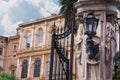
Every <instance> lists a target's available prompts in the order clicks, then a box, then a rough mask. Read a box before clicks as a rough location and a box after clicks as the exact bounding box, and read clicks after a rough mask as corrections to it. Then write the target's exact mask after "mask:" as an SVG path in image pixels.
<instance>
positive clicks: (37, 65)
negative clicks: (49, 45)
mask: <svg viewBox="0 0 120 80" xmlns="http://www.w3.org/2000/svg"><path fill="white" fill-rule="evenodd" d="M40 63H41V60H40V59H39V58H37V59H36V60H35V63H34V75H33V76H34V77H40Z"/></svg>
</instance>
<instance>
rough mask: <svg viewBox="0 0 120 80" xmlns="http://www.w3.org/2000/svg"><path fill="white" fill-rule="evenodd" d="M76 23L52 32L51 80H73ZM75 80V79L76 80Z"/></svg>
mask: <svg viewBox="0 0 120 80" xmlns="http://www.w3.org/2000/svg"><path fill="white" fill-rule="evenodd" d="M73 27H74V21H72V22H71V23H70V24H67V25H65V26H64V27H62V26H60V27H58V28H57V29H56V28H55V24H54V29H53V31H52V40H51V57H50V72H49V80H73V77H72V75H73V72H72V71H73V59H74V58H73V51H74V50H73V47H74V34H73V33H74V32H73ZM74 80H75V79H74Z"/></svg>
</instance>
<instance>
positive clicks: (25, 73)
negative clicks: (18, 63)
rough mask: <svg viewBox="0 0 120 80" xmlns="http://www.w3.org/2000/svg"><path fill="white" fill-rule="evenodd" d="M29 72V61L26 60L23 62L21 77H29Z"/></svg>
mask: <svg viewBox="0 0 120 80" xmlns="http://www.w3.org/2000/svg"><path fill="white" fill-rule="evenodd" d="M27 72H28V61H27V60H24V61H23V63H22V72H21V78H27Z"/></svg>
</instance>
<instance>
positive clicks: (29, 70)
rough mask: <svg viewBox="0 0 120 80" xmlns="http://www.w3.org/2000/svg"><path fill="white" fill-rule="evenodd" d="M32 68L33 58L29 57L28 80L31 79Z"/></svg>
mask: <svg viewBox="0 0 120 80" xmlns="http://www.w3.org/2000/svg"><path fill="white" fill-rule="evenodd" d="M30 68H31V56H30V57H29V65H28V75H27V78H30V77H31V76H30V70H31V69H30Z"/></svg>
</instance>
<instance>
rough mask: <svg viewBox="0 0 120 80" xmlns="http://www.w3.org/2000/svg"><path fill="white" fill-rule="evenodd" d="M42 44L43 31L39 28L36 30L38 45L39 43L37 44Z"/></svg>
mask: <svg viewBox="0 0 120 80" xmlns="http://www.w3.org/2000/svg"><path fill="white" fill-rule="evenodd" d="M42 44H43V31H42V30H40V31H39V32H38V45H39V46H42Z"/></svg>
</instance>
